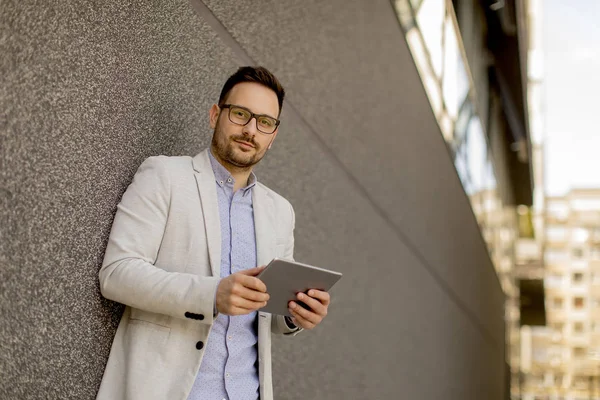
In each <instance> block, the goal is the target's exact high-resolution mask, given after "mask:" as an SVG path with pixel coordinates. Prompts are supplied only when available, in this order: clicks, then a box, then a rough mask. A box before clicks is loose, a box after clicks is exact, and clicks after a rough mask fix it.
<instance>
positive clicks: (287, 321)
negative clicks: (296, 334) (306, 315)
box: [284, 315, 298, 329]
mask: <svg viewBox="0 0 600 400" xmlns="http://www.w3.org/2000/svg"><path fill="white" fill-rule="evenodd" d="M284 320H285V324H286V325H287V327H288V328H290V329H298V326H297V325H296V324H294V321H292V319H291V318H290V317H288V316H287V315H286V316H284Z"/></svg>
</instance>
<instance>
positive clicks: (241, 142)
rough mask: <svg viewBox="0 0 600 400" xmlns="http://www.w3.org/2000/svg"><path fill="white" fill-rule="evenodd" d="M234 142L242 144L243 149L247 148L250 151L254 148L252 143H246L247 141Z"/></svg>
mask: <svg viewBox="0 0 600 400" xmlns="http://www.w3.org/2000/svg"><path fill="white" fill-rule="evenodd" d="M234 142H236V143H239V144H241V145H242V146H243V147H247V148H250V149H253V148H254V145H253V144H252V143H250V142H246V141H245V140H234Z"/></svg>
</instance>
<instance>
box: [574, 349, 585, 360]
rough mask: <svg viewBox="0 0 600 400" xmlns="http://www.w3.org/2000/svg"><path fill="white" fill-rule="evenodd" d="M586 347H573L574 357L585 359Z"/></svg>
mask: <svg viewBox="0 0 600 400" xmlns="http://www.w3.org/2000/svg"><path fill="white" fill-rule="evenodd" d="M585 355H586V352H585V347H573V356H575V357H577V358H580V357H585Z"/></svg>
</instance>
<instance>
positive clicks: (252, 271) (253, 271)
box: [238, 265, 267, 276]
mask: <svg viewBox="0 0 600 400" xmlns="http://www.w3.org/2000/svg"><path fill="white" fill-rule="evenodd" d="M265 268H267V266H266V265H261V266H260V267H254V268H250V269H245V270H242V271H240V272H238V273H239V274H242V275H246V276H256V275H258V274H260V273H261V272H263V270H264V269H265Z"/></svg>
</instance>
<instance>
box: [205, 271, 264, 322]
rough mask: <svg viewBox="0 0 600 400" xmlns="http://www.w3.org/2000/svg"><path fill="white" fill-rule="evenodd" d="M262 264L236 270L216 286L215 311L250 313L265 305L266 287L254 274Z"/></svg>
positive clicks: (227, 313) (239, 313)
mask: <svg viewBox="0 0 600 400" xmlns="http://www.w3.org/2000/svg"><path fill="white" fill-rule="evenodd" d="M263 269H265V267H264V266H262V267H256V268H251V269H247V270H245V271H240V272H236V273H235V274H231V275H229V276H228V277H227V278H223V279H222V280H221V282H219V286H218V287H217V300H216V301H217V311H218V312H220V313H223V314H225V315H244V314H250V313H251V312H252V311H256V310H258V309H259V308H262V307H264V306H266V305H267V301H268V300H269V295H268V294H267V287H266V286H265V284H264V283H263V282H262V281H261V280H260V279H258V278H256V275H258V274H259V273H261V272H262V270H263Z"/></svg>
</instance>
